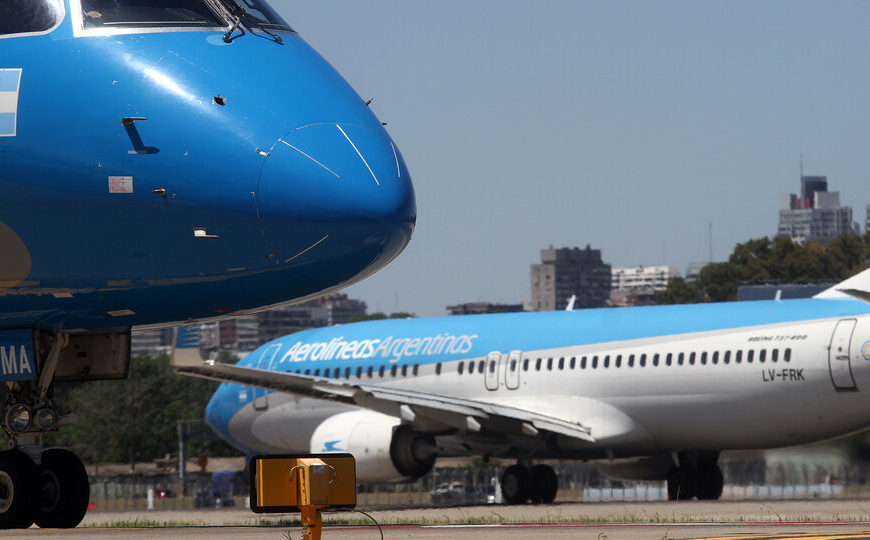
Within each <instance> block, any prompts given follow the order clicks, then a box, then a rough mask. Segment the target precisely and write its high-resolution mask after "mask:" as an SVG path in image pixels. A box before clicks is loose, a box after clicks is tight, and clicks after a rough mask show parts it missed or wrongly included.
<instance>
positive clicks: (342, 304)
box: [300, 293, 368, 326]
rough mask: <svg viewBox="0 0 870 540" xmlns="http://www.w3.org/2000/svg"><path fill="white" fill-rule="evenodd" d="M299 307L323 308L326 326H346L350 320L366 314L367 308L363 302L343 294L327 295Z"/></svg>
mask: <svg viewBox="0 0 870 540" xmlns="http://www.w3.org/2000/svg"><path fill="white" fill-rule="evenodd" d="M300 305H302V306H319V307H322V308H325V309H326V325H327V326H333V325H336V324H346V323H347V322H348V321H349V320H350V319H352V318H354V317H363V316H365V315H366V314H367V313H368V311H367V310H368V306H367V305H366V303H365V302H363V301H362V300H355V299H353V298H348V297H347V295H346V294H343V293H336V294H327V295H326V296H321V297H320V298H315V299H314V300H310V301H308V302H305V303H304V304H300Z"/></svg>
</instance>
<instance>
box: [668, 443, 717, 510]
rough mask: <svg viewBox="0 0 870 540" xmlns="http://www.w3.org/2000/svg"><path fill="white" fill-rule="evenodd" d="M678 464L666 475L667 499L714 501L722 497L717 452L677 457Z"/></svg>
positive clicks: (681, 454)
mask: <svg viewBox="0 0 870 540" xmlns="http://www.w3.org/2000/svg"><path fill="white" fill-rule="evenodd" d="M678 458H679V459H678V462H679V464H678V465H676V466H674V468H673V469H671V472H670V474H669V475H668V499H669V500H672V501H687V500H691V499H692V498H693V497H697V498H698V499H699V500H702V501H715V500H717V499H718V498H719V497H721V496H722V484H723V477H722V469H720V468H719V465H717V463H716V462H717V460H718V459H719V454H718V452H715V453H709V454H683V453H680V454H679V455H678Z"/></svg>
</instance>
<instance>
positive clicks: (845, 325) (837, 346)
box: [828, 319, 857, 390]
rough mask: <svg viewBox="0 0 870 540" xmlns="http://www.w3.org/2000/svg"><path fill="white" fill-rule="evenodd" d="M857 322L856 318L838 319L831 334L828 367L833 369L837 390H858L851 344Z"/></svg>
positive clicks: (833, 378) (832, 374)
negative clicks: (852, 363) (853, 372)
mask: <svg viewBox="0 0 870 540" xmlns="http://www.w3.org/2000/svg"><path fill="white" fill-rule="evenodd" d="M856 323H857V320H855V319H843V320H841V321H838V322H837V326H836V327H835V328H834V334H833V335H832V336H831V345H830V347H828V367H829V368H830V370H831V381H832V382H833V383H834V388H836V389H837V390H856V388H855V378H854V377H853V376H852V366H851V363H850V362H851V346H850V345H851V341H852V333H853V332H854V330H855V324H856Z"/></svg>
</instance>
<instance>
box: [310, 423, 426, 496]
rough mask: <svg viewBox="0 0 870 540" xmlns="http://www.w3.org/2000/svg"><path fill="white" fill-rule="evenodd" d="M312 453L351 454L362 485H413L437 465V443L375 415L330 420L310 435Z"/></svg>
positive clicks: (399, 424) (424, 435) (421, 434)
mask: <svg viewBox="0 0 870 540" xmlns="http://www.w3.org/2000/svg"><path fill="white" fill-rule="evenodd" d="M311 452H313V453H321V452H349V453H351V454H353V457H354V458H355V459H356V477H357V480H358V481H359V482H372V483H379V482H410V481H412V480H416V479H417V478H420V477H421V476H423V475H424V474H426V473H427V472H429V471H430V470H432V466H433V465H434V464H435V457H436V454H437V448H436V446H435V439H434V437H432V436H431V435H427V434H425V433H417V432H414V431H413V430H411V429H409V428H408V427H406V426H403V425H401V423H400V421H399V419H398V418H395V417H392V416H387V415H385V414H381V413H378V412H374V411H350V412H344V413H340V414H336V415H335V416H330V417H329V418H327V419H326V420H324V421H323V422H321V424H320V425H319V426H317V429H315V430H314V433H313V434H312V435H311Z"/></svg>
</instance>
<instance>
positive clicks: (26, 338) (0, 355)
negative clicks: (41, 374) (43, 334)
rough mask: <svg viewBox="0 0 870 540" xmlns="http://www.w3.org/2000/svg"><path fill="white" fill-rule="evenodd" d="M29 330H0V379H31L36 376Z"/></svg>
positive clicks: (31, 335) (34, 378)
mask: <svg viewBox="0 0 870 540" xmlns="http://www.w3.org/2000/svg"><path fill="white" fill-rule="evenodd" d="M36 370H37V364H36V358H35V357H34V356H33V334H32V332H31V331H30V330H5V331H0V381H32V380H36V377H37V371H36Z"/></svg>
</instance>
